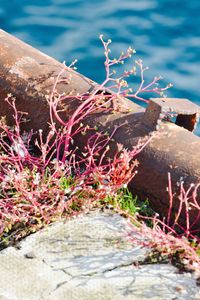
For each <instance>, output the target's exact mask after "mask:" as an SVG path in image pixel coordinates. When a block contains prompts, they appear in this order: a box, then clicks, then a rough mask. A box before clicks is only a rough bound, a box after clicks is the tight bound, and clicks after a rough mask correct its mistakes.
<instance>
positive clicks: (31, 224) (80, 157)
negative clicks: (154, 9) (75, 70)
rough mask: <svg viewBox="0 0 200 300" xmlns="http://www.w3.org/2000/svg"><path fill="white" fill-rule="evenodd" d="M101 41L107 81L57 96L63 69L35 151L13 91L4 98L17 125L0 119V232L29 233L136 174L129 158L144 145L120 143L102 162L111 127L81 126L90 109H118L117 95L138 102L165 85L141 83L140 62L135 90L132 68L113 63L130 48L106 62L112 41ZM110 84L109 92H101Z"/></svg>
mask: <svg viewBox="0 0 200 300" xmlns="http://www.w3.org/2000/svg"><path fill="white" fill-rule="evenodd" d="M100 39H101V41H102V43H103V46H104V49H105V69H106V79H105V80H104V82H103V83H102V84H101V85H99V86H97V87H96V89H95V90H94V91H93V92H92V93H91V94H82V95H77V94H75V95H74V94H73V91H72V93H71V94H70V95H65V94H60V93H59V92H58V91H57V86H58V84H59V82H61V81H63V80H64V81H66V82H69V81H70V78H63V76H62V75H63V71H64V70H65V69H66V68H67V67H66V66H63V70H61V72H60V74H58V76H57V78H56V79H55V83H54V86H53V89H52V92H51V94H50V95H49V96H48V97H47V101H48V104H49V108H50V125H49V132H48V134H47V137H46V139H45V140H44V138H43V133H42V130H39V132H38V136H39V137H38V138H37V139H36V140H35V145H33V146H34V147H35V146H37V148H38V150H39V154H35V153H34V150H33V149H31V147H32V141H33V140H34V133H33V132H30V133H22V132H21V131H20V123H21V122H22V121H23V119H24V117H25V115H26V113H24V112H18V111H17V107H16V102H15V99H14V98H13V97H12V95H8V97H7V98H6V101H7V103H8V104H9V105H10V106H11V107H12V109H13V112H14V113H13V118H14V120H15V126H13V127H12V128H11V127H9V126H8V125H7V124H6V120H5V118H2V119H1V121H0V180H1V182H0V193H1V200H0V235H2V236H4V237H5V236H6V235H7V234H6V232H8V233H9V232H13V234H14V235H15V239H18V238H20V237H21V236H22V234H23V233H21V232H19V234H16V230H18V229H17V228H18V227H19V228H20V226H22V225H23V226H25V227H27V228H28V232H29V231H35V230H37V229H38V228H40V227H42V226H44V225H45V224H48V223H50V222H52V221H53V220H55V219H57V218H60V217H62V216H63V215H65V216H69V215H70V216H71V215H75V214H76V213H78V212H77V207H76V209H74V207H75V206H76V205H75V202H76V204H77V206H78V208H79V209H81V207H83V206H84V205H85V204H87V203H89V204H91V202H93V201H98V200H99V199H103V197H105V195H106V194H107V193H108V192H109V193H111V194H112V193H114V192H116V191H117V190H118V189H119V188H121V187H122V186H124V185H127V184H128V182H129V180H131V178H133V177H134V174H135V167H136V166H137V161H134V158H135V156H136V155H137V154H138V153H139V152H140V151H141V150H142V149H143V147H144V146H145V144H139V145H137V147H135V148H134V149H132V150H127V149H123V147H122V146H120V145H119V146H118V150H117V152H116V154H115V156H114V157H113V158H110V159H108V152H109V144H110V142H111V139H112V137H113V136H114V134H115V131H116V130H117V128H114V130H113V132H112V133H111V134H110V136H108V135H107V134H106V133H103V132H99V131H97V130H96V129H95V128H91V127H89V126H86V125H83V123H84V124H85V123H86V120H87V117H88V116H89V115H91V114H92V113H96V112H104V111H118V110H119V109H121V104H120V101H121V100H122V97H123V96H130V97H132V98H135V99H140V100H142V99H143V98H141V97H140V96H139V94H140V93H144V92H147V91H148V92H154V93H156V94H160V93H161V92H163V91H164V90H166V89H167V88H168V86H167V87H166V88H159V87H158V86H157V83H158V81H159V80H160V77H159V78H154V80H153V81H152V83H149V84H147V85H145V81H144V71H145V68H143V65H142V62H141V61H137V62H136V64H137V65H138V66H139V69H140V74H141V84H140V86H139V88H138V90H137V91H135V92H134V93H133V92H132V91H131V90H130V89H128V88H127V83H126V81H125V78H126V77H129V76H130V75H133V74H134V73H135V68H134V69H133V70H131V71H125V72H124V73H123V74H122V75H120V76H118V77H117V78H116V77H114V75H115V72H114V70H113V69H112V67H113V66H115V65H117V64H120V63H123V62H124V60H125V59H127V58H129V57H131V55H132V54H133V53H134V50H132V49H131V48H129V49H128V50H127V52H126V53H125V54H124V53H122V54H121V55H120V56H119V57H118V58H117V59H111V58H110V57H109V52H110V49H109V44H110V41H108V42H105V41H104V40H103V38H102V36H101V37H100ZM71 67H73V64H72V65H71ZM108 85H109V88H110V89H112V90H113V93H110V92H109V93H105V91H106V87H107V86H108ZM71 98H74V99H76V100H78V101H79V105H78V107H77V108H76V109H75V110H74V112H73V113H72V115H71V117H70V118H67V117H66V116H65V111H64V106H65V103H66V102H67V101H69V100H70V99H71ZM143 100H145V99H143ZM116 103H118V104H117V105H116ZM82 122H83V123H82ZM57 125H59V126H57ZM88 132H91V135H90V137H89V138H88V140H87V143H86V145H85V150H84V152H82V153H81V154H80V153H78V151H77V148H76V147H74V146H73V141H74V138H75V136H76V135H78V134H81V133H82V134H86V133H88ZM148 141H149V140H147V142H148ZM147 142H146V143H147ZM68 179H69V180H68ZM67 180H68V181H69V182H70V184H68V183H67V182H68V181H67ZM63 182H64V183H63ZM63 186H64V187H63ZM94 186H95V188H94ZM81 195H82V196H83V195H84V197H81ZM84 198H85V199H84ZM85 202H86V203H85ZM25 234H27V233H25Z"/></svg>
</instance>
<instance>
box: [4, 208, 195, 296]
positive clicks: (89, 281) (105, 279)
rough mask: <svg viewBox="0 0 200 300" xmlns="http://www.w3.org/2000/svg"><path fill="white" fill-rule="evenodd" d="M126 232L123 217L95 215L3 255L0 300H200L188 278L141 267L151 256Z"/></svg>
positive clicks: (164, 268)
mask: <svg viewBox="0 0 200 300" xmlns="http://www.w3.org/2000/svg"><path fill="white" fill-rule="evenodd" d="M128 230H129V228H128V224H127V222H126V220H125V219H124V218H122V217H121V216H119V215H117V214H113V213H110V212H105V213H102V212H93V213H91V214H88V215H82V216H80V217H79V218H77V219H73V220H70V221H65V222H58V223H55V224H52V225H51V226H49V227H47V228H46V229H44V230H42V231H40V232H38V233H36V234H33V235H31V236H29V237H27V238H26V239H25V240H23V241H22V242H21V243H20V249H16V248H14V247H9V248H7V249H5V250H4V251H1V252H0V271H1V276H0V300H40V299H41V300H55V299H58V300H66V299H70V300H76V299H78V300H90V299H91V300H101V299H102V300H103V299H105V300H110V299H116V300H125V299H127V300H129V299H131V300H132V299H133V300H134V299H153V300H156V299H159V300H162V299H163V300H166V299H171V300H172V299H173V300H175V299H187V300H188V299H196V300H198V299H200V288H199V287H198V286H197V285H196V281H195V278H193V276H192V275H191V274H190V273H184V274H180V273H179V272H178V270H177V269H176V268H175V267H173V266H171V265H169V264H156V265H138V264H137V262H138V261H143V260H144V258H145V256H146V255H147V254H148V252H149V250H148V249H144V248H141V247H140V246H136V245H133V244H131V243H130V242H129V241H128V240H127V238H126V232H127V231H128Z"/></svg>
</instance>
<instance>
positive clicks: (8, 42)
mask: <svg viewBox="0 0 200 300" xmlns="http://www.w3.org/2000/svg"><path fill="white" fill-rule="evenodd" d="M62 68H63V65H62V64H60V63H59V62H57V61H56V60H54V59H53V58H51V57H48V56H47V55H45V54H43V53H41V52H40V51H38V50H36V49H34V48H32V47H31V46H29V45H27V44H25V43H23V42H21V41H20V40H18V39H16V38H15V37H13V36H11V35H9V34H7V33H5V32H4V31H2V30H0V115H6V116H7V120H8V122H10V123H11V122H12V114H11V112H10V109H9V107H8V105H6V103H5V102H4V98H5V96H6V94H7V93H12V94H13V95H14V96H15V97H16V104H17V108H18V109H19V110H21V111H26V112H28V113H29V118H30V121H29V122H28V123H26V124H23V125H22V126H24V127H22V129H26V130H29V129H34V130H35V131H37V130H38V129H40V128H42V129H43V131H44V134H45V132H46V130H47V129H48V120H49V108H48V105H47V102H46V98H45V96H46V95H47V94H49V92H50V91H51V89H52V85H53V82H54V80H55V77H56V76H57V74H58V72H60V70H61V69H62ZM63 76H64V77H66V76H70V77H71V80H70V83H68V84H67V83H66V82H65V83H61V84H60V85H59V86H58V89H59V91H60V92H65V93H66V94H69V93H70V92H71V91H72V90H74V91H75V92H78V93H86V92H88V91H91V90H93V89H94V88H95V86H96V83H94V82H93V81H92V80H90V79H88V78H86V77H84V76H83V75H81V74H78V73H76V72H75V71H73V70H71V69H68V68H66V70H65V73H64V74H63ZM163 100H164V101H163ZM124 102H125V103H126V107H128V108H130V112H129V113H126V112H119V113H117V114H115V115H114V114H109V113H108V112H107V113H102V114H97V115H93V116H91V118H90V120H89V122H90V123H91V124H95V125H99V126H101V127H102V128H106V130H110V131H112V129H113V128H114V126H115V125H116V124H118V125H119V124H124V125H123V126H121V127H120V128H119V130H118V131H117V132H116V134H115V142H116V143H122V144H123V145H124V146H125V147H127V148H129V149H130V148H132V147H133V146H134V145H136V144H137V142H138V140H139V139H141V138H142V137H145V136H146V135H149V134H152V132H154V131H155V130H156V129H157V133H156V135H155V137H154V138H153V139H152V140H151V142H150V143H149V144H148V146H147V147H146V148H145V149H144V151H143V152H142V153H141V154H140V155H139V156H138V159H139V162H140V166H139V172H138V175H137V176H136V177H135V178H134V180H133V182H131V184H130V188H131V189H132V191H134V192H137V193H140V194H141V195H142V196H143V197H148V198H149V200H150V201H151V203H152V205H153V206H154V208H155V209H156V210H157V211H160V212H164V211H165V210H167V207H168V199H167V198H168V196H167V192H166V187H167V184H168V183H167V173H168V172H170V173H171V176H172V184H173V186H174V187H176V184H177V182H178V181H179V180H180V178H184V181H185V184H186V185H188V186H189V184H191V183H197V182H199V181H200V156H199V149H200V138H199V137H197V136H195V135H193V134H192V133H191V132H190V131H192V130H193V128H194V126H195V123H196V121H197V119H198V114H199V107H198V106H196V105H194V104H192V103H191V102H188V101H187V100H178V99H152V100H151V101H150V104H149V106H148V108H147V110H146V112H145V114H144V109H143V108H142V107H140V106H138V105H136V104H134V103H133V102H132V101H130V100H128V99H124ZM78 104H79V103H78V102H77V101H75V100H74V99H73V98H72V99H69V101H68V103H67V104H66V115H68V116H69V117H70V115H71V114H72V112H73V111H74V109H75V107H76V106H77V105H78ZM168 112H176V114H177V115H178V116H177V119H176V123H177V125H180V126H177V125H176V124H174V123H172V122H169V121H167V120H166V118H163V116H165V114H166V113H168ZM187 118H188V119H187ZM125 121H126V122H125ZM184 122H186V123H187V124H186V125H185V126H184V124H183V123H184ZM157 125H159V126H157ZM184 127H186V128H187V130H186V129H185V128H184ZM78 143H79V144H80V145H81V144H83V143H84V138H83V137H82V139H81V138H80V139H79V140H78Z"/></svg>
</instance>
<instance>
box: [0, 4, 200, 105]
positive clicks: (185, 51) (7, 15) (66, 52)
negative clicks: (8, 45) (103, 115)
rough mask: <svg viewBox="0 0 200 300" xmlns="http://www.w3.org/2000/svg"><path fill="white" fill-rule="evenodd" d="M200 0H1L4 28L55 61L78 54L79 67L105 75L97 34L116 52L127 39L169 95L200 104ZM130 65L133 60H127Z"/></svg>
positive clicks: (94, 75) (0, 17)
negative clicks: (107, 41) (167, 84)
mask: <svg viewBox="0 0 200 300" xmlns="http://www.w3.org/2000/svg"><path fill="white" fill-rule="evenodd" d="M199 14H200V0H121V1H120V0H98V1H97V0H92V1H91V0H29V1H25V0H10V1H8V0H0V23H1V27H2V29H4V30H6V31H8V32H10V33H12V34H14V35H16V36H17V37H19V38H21V39H22V40H24V41H25V42H28V43H30V44H32V45H33V46H34V47H37V48H39V49H41V50H42V51H44V52H45V53H47V54H49V55H51V56H53V57H55V58H57V59H58V60H59V61H64V60H65V61H66V62H67V63H70V62H71V61H72V60H74V59H75V58H77V59H78V64H77V66H78V71H79V72H81V73H83V74H85V75H86V76H88V77H90V78H92V79H93V80H95V81H97V82H101V81H102V80H103V79H104V75H105V73H104V66H103V48H102V45H101V43H100V41H99V39H98V36H99V34H101V33H103V34H104V35H105V37H108V38H111V39H112V40H113V45H112V50H113V53H114V54H117V53H120V52H121V51H122V50H124V49H126V48H127V47H128V46H129V45H131V46H132V47H133V48H135V49H136V50H137V54H136V56H135V59H138V58H142V59H143V61H144V63H145V64H146V65H147V66H149V67H150V70H149V71H148V73H146V79H147V80H150V79H151V78H153V77H154V76H155V75H162V76H163V77H164V83H165V84H166V83H169V82H172V83H173V85H174V87H173V88H172V89H171V90H170V91H168V92H167V95H168V96H170V97H182V98H188V99H191V100H192V101H194V102H196V103H197V104H200V96H199V86H200V84H199V81H200V17H199ZM129 66H131V62H130V63H129Z"/></svg>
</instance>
